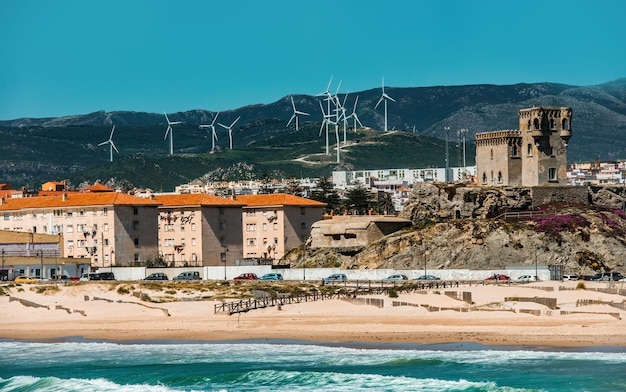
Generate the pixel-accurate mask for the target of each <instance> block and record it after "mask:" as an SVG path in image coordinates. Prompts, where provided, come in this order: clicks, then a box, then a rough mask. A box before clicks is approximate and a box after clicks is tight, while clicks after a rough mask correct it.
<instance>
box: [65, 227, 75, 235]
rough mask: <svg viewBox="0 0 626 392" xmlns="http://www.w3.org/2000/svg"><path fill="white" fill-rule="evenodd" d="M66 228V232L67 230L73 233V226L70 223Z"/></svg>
mask: <svg viewBox="0 0 626 392" xmlns="http://www.w3.org/2000/svg"><path fill="white" fill-rule="evenodd" d="M66 230H67V232H68V233H73V232H74V226H72V225H67V228H66Z"/></svg>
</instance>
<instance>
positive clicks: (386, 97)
mask: <svg viewBox="0 0 626 392" xmlns="http://www.w3.org/2000/svg"><path fill="white" fill-rule="evenodd" d="M383 101H385V129H384V131H385V132H387V101H391V102H396V100H395V99H393V98H391V97H390V96H389V95H387V94H386V93H385V78H384V77H383V94H382V95H381V96H380V99H379V100H378V103H376V106H374V110H376V108H377V107H378V105H380V103H381V102H383Z"/></svg>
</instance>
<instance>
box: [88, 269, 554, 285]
mask: <svg viewBox="0 0 626 392" xmlns="http://www.w3.org/2000/svg"><path fill="white" fill-rule="evenodd" d="M100 271H102V272H108V271H111V269H110V268H103V269H101V270H99V271H98V272H100ZM112 271H113V273H114V274H115V278H116V279H117V280H141V279H143V278H145V277H146V276H148V275H150V274H152V273H154V272H164V273H166V274H167V276H168V277H169V278H170V280H171V279H173V278H174V277H175V276H177V275H178V274H179V273H181V272H184V271H198V272H200V276H201V277H202V279H205V280H223V279H224V273H226V279H227V280H232V279H233V278H234V277H236V276H238V275H240V274H243V273H246V272H253V273H255V274H257V275H258V276H259V277H260V276H262V275H264V274H267V273H270V272H277V273H280V274H282V275H283V278H284V279H285V280H313V281H317V280H322V278H325V277H327V276H329V275H331V274H338V273H341V274H345V275H346V276H347V277H348V280H382V279H385V278H386V277H388V276H390V275H395V274H404V275H406V276H407V277H408V278H409V279H415V278H418V277H420V276H422V275H424V274H425V273H426V274H428V275H435V276H437V277H439V278H440V279H442V280H483V279H485V278H487V277H489V276H492V275H493V274H504V275H507V276H509V277H510V278H511V279H513V280H515V279H517V278H518V277H520V276H522V275H531V276H534V275H535V267H534V266H533V267H528V268H519V267H516V268H511V269H500V270H469V269H456V270H453V269H449V270H429V269H427V270H426V271H424V270H423V269H415V270H392V269H377V270H342V269H339V268H306V269H304V268H287V269H274V270H273V269H272V267H271V266H269V265H259V266H227V267H226V269H224V267H223V266H211V267H193V268H182V267H180V268H145V267H113V269H112ZM537 275H538V276H539V279H540V280H549V279H550V271H549V270H548V268H547V267H546V266H538V267H537Z"/></svg>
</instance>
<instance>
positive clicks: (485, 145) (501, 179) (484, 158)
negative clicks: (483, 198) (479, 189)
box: [475, 130, 522, 186]
mask: <svg viewBox="0 0 626 392" xmlns="http://www.w3.org/2000/svg"><path fill="white" fill-rule="evenodd" d="M521 140H522V139H521V137H520V132H519V131H518V130H504V131H492V132H480V133H477V134H476V138H475V143H476V169H477V173H476V174H477V176H478V179H477V180H478V183H479V184H481V185H491V186H503V185H514V186H517V185H521V183H522V162H521V159H520V158H521V155H520V154H521V152H520V150H521V146H522V144H521Z"/></svg>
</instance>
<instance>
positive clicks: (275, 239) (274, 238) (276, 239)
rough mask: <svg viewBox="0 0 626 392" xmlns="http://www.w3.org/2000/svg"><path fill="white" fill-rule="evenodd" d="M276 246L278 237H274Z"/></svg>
mask: <svg viewBox="0 0 626 392" xmlns="http://www.w3.org/2000/svg"><path fill="white" fill-rule="evenodd" d="M274 244H275V245H278V237H274Z"/></svg>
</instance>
